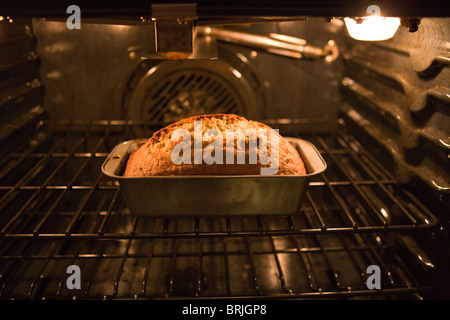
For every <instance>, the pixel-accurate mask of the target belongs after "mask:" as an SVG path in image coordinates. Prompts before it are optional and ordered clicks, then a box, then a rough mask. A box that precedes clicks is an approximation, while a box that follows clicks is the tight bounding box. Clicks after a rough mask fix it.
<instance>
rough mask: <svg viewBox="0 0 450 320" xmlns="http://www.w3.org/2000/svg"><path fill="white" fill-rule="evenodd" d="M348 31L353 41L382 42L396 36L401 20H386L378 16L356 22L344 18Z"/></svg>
mask: <svg viewBox="0 0 450 320" xmlns="http://www.w3.org/2000/svg"><path fill="white" fill-rule="evenodd" d="M344 22H345V26H346V27H347V31H348V33H349V34H350V36H351V37H352V38H353V39H356V40H362V41H382V40H388V39H390V38H392V37H393V36H394V34H395V33H396V32H397V29H398V27H399V26H400V18H386V17H380V16H376V15H372V16H367V17H363V18H361V21H358V22H357V21H356V20H355V19H352V18H344Z"/></svg>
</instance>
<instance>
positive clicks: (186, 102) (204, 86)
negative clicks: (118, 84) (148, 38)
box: [125, 60, 257, 123]
mask: <svg viewBox="0 0 450 320" xmlns="http://www.w3.org/2000/svg"><path fill="white" fill-rule="evenodd" d="M140 68H141V69H142V68H143V69H144V70H143V72H141V73H140V76H138V77H139V79H135V81H132V82H131V83H135V85H134V86H132V87H131V88H130V92H129V95H128V98H127V99H126V106H125V107H126V116H127V118H128V119H129V120H137V121H144V122H158V123H159V122H162V123H173V122H175V121H178V120H180V119H183V118H186V117H190V116H194V115H200V114H211V113H234V114H238V115H241V116H244V117H249V118H255V117H256V110H257V106H256V97H255V93H254V91H253V90H252V88H251V87H250V86H249V84H248V83H247V81H246V79H244V77H243V76H242V75H241V74H240V73H239V71H238V70H236V69H235V68H233V67H231V66H230V65H228V64H226V63H225V62H223V61H219V60H214V61H210V60H185V61H182V62H178V61H163V62H160V63H158V64H156V65H152V64H151V63H149V62H148V63H143V64H141V67H140Z"/></svg>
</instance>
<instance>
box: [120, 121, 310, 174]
mask: <svg viewBox="0 0 450 320" xmlns="http://www.w3.org/2000/svg"><path fill="white" fill-rule="evenodd" d="M209 129H212V130H209ZM199 130H201V131H199ZM200 132H201V133H200ZM230 132H232V133H233V135H230ZM182 133H184V135H182ZM211 133H212V134H211ZM177 134H179V135H178V136H177ZM199 134H201V136H200V139H199ZM227 137H228V139H229V140H227ZM255 139H256V140H255ZM195 141H197V142H195ZM200 141H201V144H200ZM255 141H257V143H256V145H255ZM227 142H228V144H227ZM264 142H265V143H266V145H264ZM264 146H266V147H265V149H264V148H262V147H264ZM277 146H278V148H277ZM174 148H175V149H174ZM199 150H201V152H202V153H199V152H200V151H199ZM261 150H262V151H261ZM219 151H220V152H219ZM199 154H200V156H201V157H203V158H201V160H200V161H198V158H197V161H196V159H195V157H196V156H198V155H199ZM205 155H209V156H210V157H209V158H207V157H205ZM244 156H245V161H242V160H243V159H244ZM264 156H265V157H264ZM227 157H228V158H227ZM238 157H241V158H240V161H239V160H238ZM180 159H181V162H180ZM211 159H214V160H215V161H211ZM230 160H232V161H230ZM200 162H201V163H200ZM263 168H275V170H273V171H272V172H273V173H270V174H276V175H305V174H306V169H305V165H304V163H303V161H302V159H301V157H300V155H299V153H298V152H297V150H296V149H295V148H294V147H293V146H292V145H291V144H290V143H289V142H287V141H286V140H284V139H283V137H281V136H280V135H279V134H278V133H277V132H275V131H274V130H273V129H272V128H270V127H269V126H267V125H265V124H263V123H260V122H257V121H250V120H247V119H245V118H243V117H240V116H237V115H233V114H211V115H199V116H193V117H189V118H186V119H183V120H180V121H178V122H176V123H173V124H171V125H169V126H167V127H165V128H163V129H161V130H159V131H157V132H155V133H154V134H153V136H152V137H151V138H150V139H148V140H147V142H146V143H144V144H143V145H142V146H141V147H140V148H139V149H137V150H136V151H134V152H132V153H131V154H130V156H129V159H128V161H127V165H126V168H125V172H124V176H125V177H137V176H177V175H260V174H264V173H263V172H264V171H263ZM266 172H267V171H266Z"/></svg>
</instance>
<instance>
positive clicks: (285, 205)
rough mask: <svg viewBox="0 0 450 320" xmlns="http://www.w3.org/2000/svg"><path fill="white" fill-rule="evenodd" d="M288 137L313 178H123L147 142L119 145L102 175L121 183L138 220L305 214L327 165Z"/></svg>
mask: <svg viewBox="0 0 450 320" xmlns="http://www.w3.org/2000/svg"><path fill="white" fill-rule="evenodd" d="M285 139H286V140H287V141H289V142H290V143H291V144H292V145H293V146H295V148H296V149H297V151H298V152H299V153H300V155H301V157H302V159H303V161H304V163H305V166H306V169H307V172H308V174H307V175H304V176H276V175H274V176H261V175H245V176H242V175H233V176H206V175H205V176H198V175H195V176H151V177H123V176H122V173H123V171H124V169H125V165H126V162H127V160H128V156H129V154H130V153H131V152H133V151H134V150H136V149H138V148H139V147H140V146H141V145H142V144H143V143H145V142H146V141H147V140H146V139H139V140H129V141H125V142H123V143H121V144H119V145H117V146H116V147H115V148H114V149H113V150H112V152H111V153H110V154H109V155H108V157H107V158H106V160H105V161H104V163H103V165H102V171H103V173H104V174H105V175H106V176H108V177H110V178H112V179H115V180H117V181H118V182H119V184H120V188H121V191H122V193H123V195H124V197H125V201H126V203H127V206H128V208H129V210H130V213H131V214H132V215H133V216H136V217H164V218H166V217H191V218H192V217H220V216H221V217H226V216H250V215H260V216H264V215H290V214H295V213H297V212H298V211H299V209H300V206H301V203H302V200H303V197H304V195H305V192H306V190H307V188H308V185H309V182H310V180H311V178H312V177H314V176H316V175H318V174H320V173H322V172H323V171H325V170H326V167H327V165H326V163H325V161H324V160H323V158H322V156H321V155H320V153H319V151H318V150H317V149H316V148H315V146H314V145H313V144H311V143H310V142H308V141H305V140H302V139H296V138H288V137H286V138H285Z"/></svg>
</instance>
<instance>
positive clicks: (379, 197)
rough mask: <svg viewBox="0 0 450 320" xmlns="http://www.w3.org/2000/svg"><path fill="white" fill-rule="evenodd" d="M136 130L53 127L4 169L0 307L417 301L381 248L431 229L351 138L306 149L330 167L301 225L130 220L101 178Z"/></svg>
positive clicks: (262, 220) (316, 139) (274, 220)
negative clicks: (27, 301)
mask: <svg viewBox="0 0 450 320" xmlns="http://www.w3.org/2000/svg"><path fill="white" fill-rule="evenodd" d="M50 128H51V127H49V128H47V129H50ZM62 128H64V130H61V129H62ZM132 129H133V124H130V123H128V122H123V121H118V122H89V123H85V122H78V123H70V125H69V124H68V123H64V122H60V123H57V124H56V125H55V127H54V128H53V129H51V130H49V131H47V132H49V133H50V135H49V137H48V138H47V139H44V140H43V141H41V142H39V134H40V133H38V134H37V135H36V137H35V138H36V139H34V140H32V141H31V143H30V144H29V145H28V146H25V147H21V148H20V149H18V150H17V152H15V153H12V154H11V155H10V156H9V158H7V159H4V160H3V161H2V163H1V167H0V178H1V180H0V181H1V186H0V191H1V193H0V210H1V211H2V215H1V219H0V221H1V224H0V228H1V230H0V240H1V242H2V246H1V249H0V251H1V254H0V260H2V263H1V264H0V270H1V275H2V277H1V279H0V297H3V298H8V297H15V298H42V297H46V298H67V297H70V298H72V297H79V298H105V297H106V298H114V297H119V298H123V297H126V298H146V297H150V298H162V297H165V298H171V297H184V296H189V297H204V296H216V297H261V298H262V297H272V298H273V297H279V298H283V297H290V298H292V297H297V298H302V297H305V298H312V297H322V298H323V297H351V296H359V297H361V296H365V295H371V296H374V295H389V294H404V293H407V294H415V293H418V292H421V291H422V290H423V289H424V288H423V287H421V286H420V284H419V283H418V282H417V281H416V280H415V279H414V277H413V276H412V275H411V274H410V273H409V272H408V268H406V266H404V265H403V264H402V262H401V259H400V258H399V257H398V256H397V255H396V254H395V251H393V250H391V248H390V247H389V245H388V244H387V242H386V241H385V239H384V235H385V234H386V233H389V231H408V232H414V231H418V230H425V229H432V228H435V227H436V226H437V220H436V218H435V217H434V216H433V214H432V213H431V212H429V211H428V210H427V209H426V208H425V207H423V206H422V205H421V204H420V203H419V202H418V201H417V200H416V199H415V198H414V196H413V195H411V194H409V193H408V192H406V191H405V190H403V189H402V188H400V187H399V185H398V184H397V183H396V181H395V179H394V178H393V177H392V175H391V174H390V173H389V172H388V171H386V170H385V169H384V168H383V167H382V166H381V165H379V163H378V162H376V161H375V159H373V158H372V157H371V155H370V153H368V152H367V151H366V150H364V148H362V147H361V146H360V145H359V144H358V143H357V142H356V141H354V140H353V139H352V138H351V137H349V136H347V135H345V134H343V133H333V134H320V135H311V136H306V137H304V136H303V137H302V138H305V139H307V140H309V141H311V142H313V143H314V144H315V145H316V146H317V147H318V148H319V149H320V151H321V153H322V155H323V156H324V158H325V160H326V161H327V164H328V167H329V168H328V170H327V171H326V172H325V173H324V174H323V175H322V176H321V177H319V178H318V179H316V180H315V181H313V182H312V183H311V187H310V189H309V191H308V193H307V195H306V200H305V203H304V205H303V207H302V210H301V212H300V213H299V214H298V215H293V216H278V217H277V216H274V217H247V218H233V217H230V218H222V219H199V218H192V219H170V220H169V219H138V218H134V217H132V216H130V215H129V212H128V210H127V208H126V205H125V203H124V201H123V200H122V197H121V194H120V189H119V186H118V185H117V184H116V183H114V182H113V181H110V180H108V179H106V178H105V177H104V176H103V175H102V174H101V172H100V165H101V163H102V162H103V160H104V159H105V157H106V156H107V155H108V151H109V150H111V149H112V147H113V146H114V145H115V144H117V143H120V142H121V141H123V140H126V139H129V138H134V137H133V136H132ZM336 235H339V236H338V237H336ZM36 239H39V240H40V241H36ZM99 240H101V241H99ZM70 264H77V265H80V266H81V265H82V266H81V269H82V270H89V271H88V272H87V273H88V275H83V279H84V281H85V282H84V285H83V289H82V290H78V291H77V292H74V291H71V290H68V289H67V288H66V287H65V282H64V281H65V279H66V277H67V274H66V273H65V271H66V269H65V268H66V267H67V265H70ZM370 264H376V265H379V266H380V267H381V268H382V270H383V272H384V275H385V276H384V277H383V279H384V283H383V289H382V290H377V291H376V292H375V291H373V290H368V289H367V287H366V286H365V284H364V280H365V278H366V275H365V268H366V267H367V266H368V265H370ZM64 266H65V267H64ZM350 270H351V271H350ZM119 284H120V285H119Z"/></svg>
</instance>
